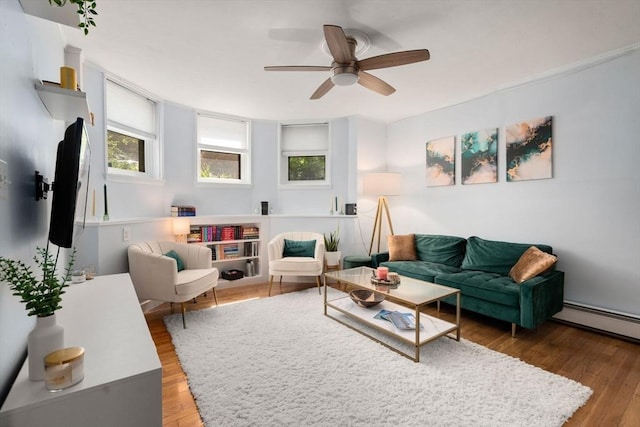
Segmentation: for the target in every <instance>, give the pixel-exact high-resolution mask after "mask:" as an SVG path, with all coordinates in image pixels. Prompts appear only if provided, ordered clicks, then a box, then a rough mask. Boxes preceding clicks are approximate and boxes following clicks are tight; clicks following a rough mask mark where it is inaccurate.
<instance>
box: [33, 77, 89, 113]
mask: <svg viewBox="0 0 640 427" xmlns="http://www.w3.org/2000/svg"><path fill="white" fill-rule="evenodd" d="M35 88H36V91H37V92H38V96H39V97H40V99H41V100H42V103H43V104H44V106H45V107H46V108H47V110H48V111H49V114H51V117H53V118H54V119H58V120H65V121H68V122H71V121H74V120H75V119H76V118H77V117H82V118H83V119H84V120H85V122H87V123H91V118H90V115H89V104H88V103H87V94H86V93H85V92H80V91H78V90H71V89H64V88H61V87H58V86H54V85H49V84H42V83H39V82H36V83H35Z"/></svg>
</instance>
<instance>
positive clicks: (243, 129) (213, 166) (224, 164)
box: [197, 113, 251, 184]
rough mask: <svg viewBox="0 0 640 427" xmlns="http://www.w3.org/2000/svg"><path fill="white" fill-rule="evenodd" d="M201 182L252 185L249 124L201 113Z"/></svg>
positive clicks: (199, 146) (199, 114) (199, 155)
mask: <svg viewBox="0 0 640 427" xmlns="http://www.w3.org/2000/svg"><path fill="white" fill-rule="evenodd" d="M197 127H198V143H197V150H198V156H197V157H198V168H197V170H198V181H199V182H210V183H224V184H250V183H251V173H250V171H251V163H250V155H249V153H250V151H249V139H250V138H249V131H250V126H249V121H247V120H244V119H239V118H231V117H221V116H215V115H212V114H208V113H198V116H197Z"/></svg>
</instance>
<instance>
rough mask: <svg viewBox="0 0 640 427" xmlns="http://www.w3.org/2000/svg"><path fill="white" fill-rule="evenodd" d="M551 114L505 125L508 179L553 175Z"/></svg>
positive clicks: (518, 179) (540, 177)
mask: <svg viewBox="0 0 640 427" xmlns="http://www.w3.org/2000/svg"><path fill="white" fill-rule="evenodd" d="M552 124H553V118H552V116H548V117H540V118H537V119H533V120H529V121H526V122H522V123H516V124H514V125H511V126H507V127H506V131H507V182H511V181H525V180H531V179H546V178H552V168H551V165H552V162H551V160H552V155H551V148H552V138H551V136H552V132H551V128H552Z"/></svg>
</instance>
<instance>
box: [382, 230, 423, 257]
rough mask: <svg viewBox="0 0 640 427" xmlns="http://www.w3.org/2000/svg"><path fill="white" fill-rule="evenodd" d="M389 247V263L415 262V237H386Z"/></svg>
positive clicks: (410, 235)
mask: <svg viewBox="0 0 640 427" xmlns="http://www.w3.org/2000/svg"><path fill="white" fill-rule="evenodd" d="M387 244H388V246H389V261H415V260H416V235H415V234H404V235H390V236H387Z"/></svg>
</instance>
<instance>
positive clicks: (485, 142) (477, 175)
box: [460, 128, 498, 184]
mask: <svg viewBox="0 0 640 427" xmlns="http://www.w3.org/2000/svg"><path fill="white" fill-rule="evenodd" d="M460 146H461V159H462V184H483V183H490V182H498V128H492V129H484V130H479V131H476V132H469V133H465V134H463V135H462V137H461V140H460Z"/></svg>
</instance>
